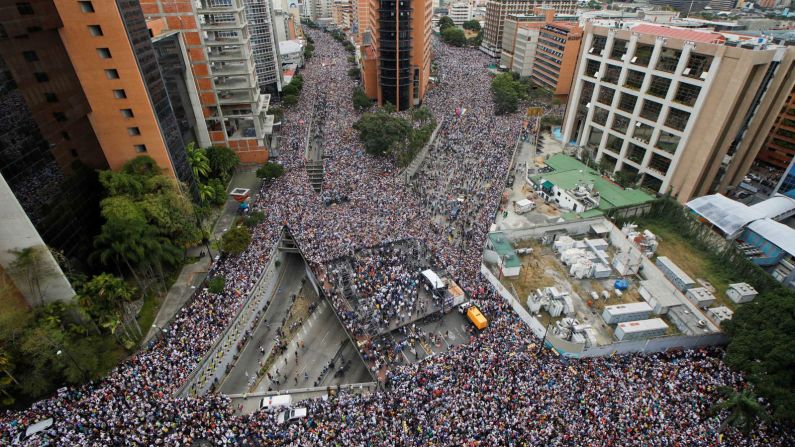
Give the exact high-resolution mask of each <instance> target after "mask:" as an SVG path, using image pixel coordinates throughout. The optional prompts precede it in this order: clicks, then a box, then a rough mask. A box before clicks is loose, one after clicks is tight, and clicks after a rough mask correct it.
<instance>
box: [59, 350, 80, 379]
mask: <svg viewBox="0 0 795 447" xmlns="http://www.w3.org/2000/svg"><path fill="white" fill-rule="evenodd" d="M64 354H65V355H66V356H67V357H69V360H71V361H72V363H74V365H75V368H77V369H78V370H79V371H80V374H82V375H83V378H85V377H86V370H84V369H83V368H81V367H80V364H79V363H77V360H75V358H74V357H72V354H69V351H67V350H66V349H59V350H58V351H57V352H56V353H55V355H58V356H60V355H64Z"/></svg>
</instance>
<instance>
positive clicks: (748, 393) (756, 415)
mask: <svg viewBox="0 0 795 447" xmlns="http://www.w3.org/2000/svg"><path fill="white" fill-rule="evenodd" d="M719 391H720V394H721V395H722V396H723V399H722V400H721V401H720V402H718V403H716V404H715V405H713V406H712V409H711V410H710V412H711V413H712V414H717V413H720V412H723V411H728V412H729V415H728V416H726V418H725V419H723V422H721V424H720V427H719V428H718V432H722V431H723V430H725V429H726V427H727V426H729V425H731V426H733V427H736V428H738V429H739V430H740V431H742V432H743V433H744V434H746V435H747V434H749V433H750V432H751V429H752V428H753V425H754V422H756V420H757V419H761V420H765V419H767V418H768V416H767V413H766V412H765V409H764V407H762V404H761V403H759V400H758V399H757V398H756V395H755V394H754V392H753V391H752V390H751V389H750V388H744V389H742V390H740V391H737V390H735V389H734V388H731V387H722V388H721V389H720V390H719Z"/></svg>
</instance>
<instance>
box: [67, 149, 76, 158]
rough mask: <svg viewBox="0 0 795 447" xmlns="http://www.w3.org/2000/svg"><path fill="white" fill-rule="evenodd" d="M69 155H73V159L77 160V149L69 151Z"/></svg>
mask: <svg viewBox="0 0 795 447" xmlns="http://www.w3.org/2000/svg"><path fill="white" fill-rule="evenodd" d="M69 153H71V154H72V157H74V158H77V149H74V148H72V149H69Z"/></svg>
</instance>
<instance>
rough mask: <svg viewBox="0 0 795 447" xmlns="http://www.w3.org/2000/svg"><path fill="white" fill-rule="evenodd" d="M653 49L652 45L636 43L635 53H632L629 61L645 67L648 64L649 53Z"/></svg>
mask: <svg viewBox="0 0 795 447" xmlns="http://www.w3.org/2000/svg"><path fill="white" fill-rule="evenodd" d="M653 51H654V46H653V45H644V44H640V43H639V44H638V45H637V46H636V47H635V54H633V55H632V59H630V60H629V61H630V62H632V63H633V64H635V65H640V66H641V67H645V66H647V65H649V60H651V54H652V52H653Z"/></svg>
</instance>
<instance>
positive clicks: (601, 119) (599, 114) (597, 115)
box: [592, 107, 609, 126]
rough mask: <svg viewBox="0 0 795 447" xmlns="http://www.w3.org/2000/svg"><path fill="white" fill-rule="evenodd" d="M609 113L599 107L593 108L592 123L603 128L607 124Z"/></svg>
mask: <svg viewBox="0 0 795 447" xmlns="http://www.w3.org/2000/svg"><path fill="white" fill-rule="evenodd" d="M608 114H609V112H608V111H607V110H605V109H603V108H601V107H595V108H594V111H593V118H592V119H593V122H595V123H596V124H600V125H602V126H604V125H605V124H607V115H608Z"/></svg>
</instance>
